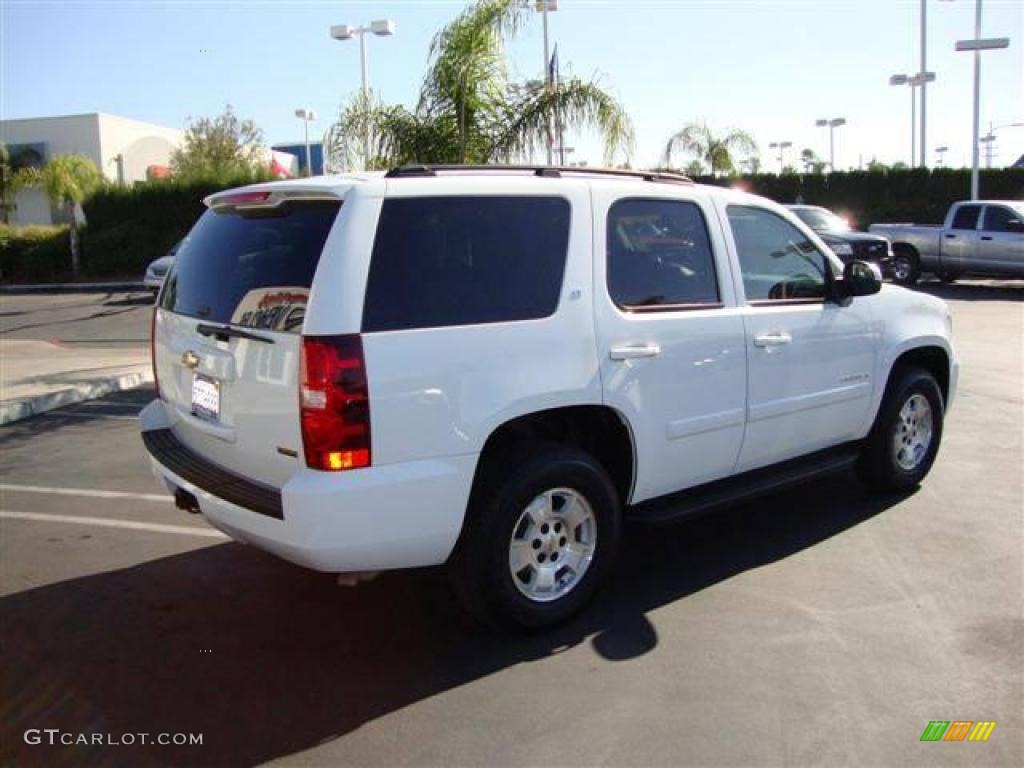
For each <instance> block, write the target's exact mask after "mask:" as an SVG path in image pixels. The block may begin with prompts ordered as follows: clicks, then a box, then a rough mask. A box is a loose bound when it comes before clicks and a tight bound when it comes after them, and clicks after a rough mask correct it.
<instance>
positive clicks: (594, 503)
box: [448, 443, 622, 630]
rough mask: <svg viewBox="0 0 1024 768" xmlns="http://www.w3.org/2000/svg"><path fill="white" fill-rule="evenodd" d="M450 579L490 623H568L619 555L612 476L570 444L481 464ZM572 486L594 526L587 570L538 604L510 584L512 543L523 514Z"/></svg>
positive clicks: (527, 449)
mask: <svg viewBox="0 0 1024 768" xmlns="http://www.w3.org/2000/svg"><path fill="white" fill-rule="evenodd" d="M480 472H481V474H480V477H479V478H478V479H477V482H476V484H475V486H474V491H473V494H472V498H471V500H470V504H469V509H468V510H467V513H466V522H465V524H464V525H463V530H462V535H461V536H460V537H459V542H458V544H457V545H456V547H455V552H454V553H453V554H452V557H451V558H450V560H449V563H448V565H449V574H450V576H451V578H452V583H453V586H454V588H455V591H456V593H457V594H458V595H459V597H460V598H461V600H462V602H463V603H464V604H465V606H466V608H467V609H468V610H469V611H470V613H472V614H473V615H474V616H476V617H477V618H478V619H480V620H481V621H483V622H484V623H485V624H487V625H489V626H492V627H498V628H502V629H512V630H531V629H541V628H544V627H549V626H552V625H554V624H558V623H559V622H562V621H565V620H566V619H568V618H569V617H570V616H572V615H573V614H575V613H577V612H578V611H579V610H580V609H582V608H583V607H584V606H585V605H586V604H587V602H588V601H589V600H590V598H591V597H593V595H594V593H595V592H596V590H597V588H598V586H599V585H600V583H601V582H602V581H603V580H604V578H605V577H606V576H607V574H608V571H609V569H610V568H611V566H612V563H613V561H614V559H615V556H616V553H617V551H618V545H619V537H620V534H621V528H622V522H621V518H622V513H621V503H620V501H619V497H618V493H617V492H616V490H615V487H614V486H613V485H612V482H611V480H610V479H609V478H608V474H607V473H606V472H605V471H604V469H603V468H602V467H601V465H600V464H598V463H597V461H596V460H595V459H594V458H593V457H592V456H590V455H589V454H587V453H585V452H583V451H580V450H577V449H575V448H571V447H565V446H559V445H549V444H546V443H543V444H539V445H538V444H536V443H533V444H528V445H524V446H522V447H521V449H520V450H518V451H515V452H513V453H511V454H509V453H506V454H504V455H503V456H502V458H501V459H500V460H493V459H492V460H491V461H490V462H488V464H487V465H484V466H483V467H481V471H480ZM555 488H567V489H570V490H572V491H574V492H576V493H577V494H580V495H581V496H583V497H584V498H585V500H586V501H587V503H588V504H589V505H590V508H591V510H592V511H593V517H594V520H595V521H596V526H595V527H596V532H597V533H596V538H595V548H594V553H593V558H592V559H591V561H590V565H589V566H588V567H587V568H586V570H584V571H583V575H582V576H581V577H580V578H579V580H578V581H577V582H576V584H575V585H574V586H573V587H572V588H571V589H570V590H569V591H568V592H567V593H566V594H565V595H563V596H561V597H558V598H555V599H553V600H551V601H550V602H536V601H534V600H532V599H530V598H529V597H527V596H526V595H524V594H523V593H522V592H520V590H519V589H518V588H517V586H516V584H515V583H514V582H513V578H514V577H513V575H512V572H511V569H510V567H509V544H510V541H511V538H512V535H513V529H514V528H515V526H516V524H517V523H518V522H519V520H520V515H522V513H523V511H524V510H525V508H526V507H527V505H528V504H529V503H530V502H531V501H533V500H534V499H535V498H536V497H537V496H538V495H540V494H542V493H544V492H545V491H548V490H551V489H555Z"/></svg>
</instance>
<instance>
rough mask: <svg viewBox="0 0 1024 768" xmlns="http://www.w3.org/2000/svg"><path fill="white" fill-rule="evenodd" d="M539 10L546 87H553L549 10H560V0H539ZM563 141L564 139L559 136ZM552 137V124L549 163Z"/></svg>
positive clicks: (548, 142)
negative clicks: (542, 35)
mask: <svg viewBox="0 0 1024 768" xmlns="http://www.w3.org/2000/svg"><path fill="white" fill-rule="evenodd" d="M534 7H535V8H536V9H537V11H539V12H540V14H541V15H542V16H543V18H544V87H545V88H551V86H552V85H553V83H552V78H551V76H552V72H551V49H550V44H549V42H548V11H557V10H558V0H537V2H536V4H535V6H534ZM559 141H560V142H561V141H562V139H561V138H559ZM552 144H553V142H552V139H551V126H550V125H548V126H547V152H548V165H551V163H552V162H553V159H554V158H553V150H552Z"/></svg>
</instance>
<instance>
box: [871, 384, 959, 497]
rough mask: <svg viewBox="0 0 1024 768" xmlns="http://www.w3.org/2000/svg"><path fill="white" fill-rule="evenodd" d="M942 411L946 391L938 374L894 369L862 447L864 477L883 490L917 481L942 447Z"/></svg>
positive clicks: (912, 485) (911, 485)
mask: <svg viewBox="0 0 1024 768" xmlns="http://www.w3.org/2000/svg"><path fill="white" fill-rule="evenodd" d="M943 412H944V406H943V402H942V391H941V390H940V389H939V385H938V383H937V382H936V381H935V377H934V376H932V375H931V374H930V373H929V372H928V371H926V370H924V369H922V368H902V369H897V370H896V371H894V372H893V376H892V379H891V380H890V382H889V386H888V388H887V391H886V394H885V398H884V399H883V400H882V406H881V408H880V409H879V411H878V417H877V418H876V419H875V424H874V426H873V427H872V428H871V433H870V434H869V435H868V438H867V440H866V442H865V444H864V447H863V449H862V450H861V455H860V461H859V463H858V467H857V469H858V473H859V474H860V477H861V479H862V480H863V481H864V482H865V483H866V484H867V485H869V486H871V487H872V488H875V489H878V490H882V491H907V490H911V489H912V488H915V487H917V485H918V484H919V483H920V482H921V481H922V480H923V479H924V478H925V475H927V474H928V472H929V470H931V468H932V464H933V463H934V462H935V456H936V454H937V453H938V451H939V443H940V442H941V441H942V422H943Z"/></svg>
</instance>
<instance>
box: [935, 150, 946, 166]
mask: <svg viewBox="0 0 1024 768" xmlns="http://www.w3.org/2000/svg"><path fill="white" fill-rule="evenodd" d="M947 152H949V147H945V146H943V147H936V148H935V154H936V155H938V157H937V158H936V159H935V165H937V166H938V167H940V168H941V167H942V166H943V160H944V159H945V156H946V153H947Z"/></svg>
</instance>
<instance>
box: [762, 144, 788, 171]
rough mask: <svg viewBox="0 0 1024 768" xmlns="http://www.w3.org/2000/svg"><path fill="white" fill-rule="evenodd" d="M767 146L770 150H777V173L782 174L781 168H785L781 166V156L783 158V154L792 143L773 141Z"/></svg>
mask: <svg viewBox="0 0 1024 768" xmlns="http://www.w3.org/2000/svg"><path fill="white" fill-rule="evenodd" d="M768 146H769V148H771V149H778V150H779V173H782V170H783V168H785V166H784V165H783V156H784V154H785V152H786V149H787V148H788V147H792V146H793V142H792V141H773V142H772V143H771V144H769V145H768Z"/></svg>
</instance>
